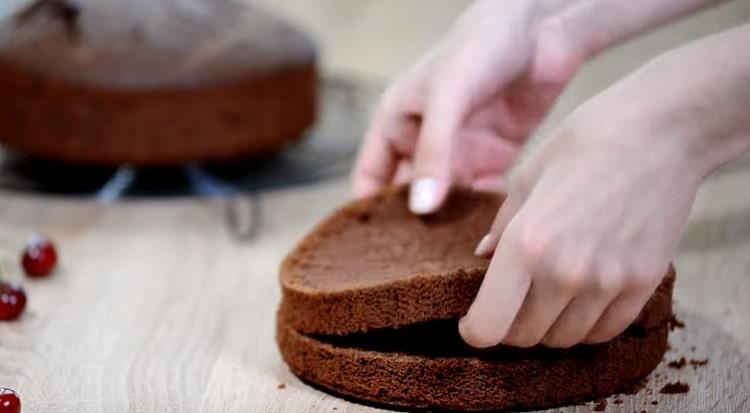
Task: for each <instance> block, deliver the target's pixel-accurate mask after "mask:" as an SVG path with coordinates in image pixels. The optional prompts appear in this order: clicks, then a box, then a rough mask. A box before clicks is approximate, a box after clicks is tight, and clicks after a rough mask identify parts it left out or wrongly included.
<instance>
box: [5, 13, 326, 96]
mask: <svg viewBox="0 0 750 413" xmlns="http://www.w3.org/2000/svg"><path fill="white" fill-rule="evenodd" d="M13 9H14V10H13V11H12V12H11V11H10V10H7V9H6V10H4V12H5V13H6V16H5V18H0V62H4V63H6V64H12V65H16V66H20V67H25V68H29V69H30V70H32V71H35V72H37V73H40V74H42V75H45V76H49V77H53V78H59V79H62V80H65V81H73V82H79V83H85V84H92V85H104V86H108V87H128V88H150V87H164V86H195V85H205V84H217V83H224V82H230V81H234V80H242V79H244V78H247V77H248V76H251V75H252V74H253V73H260V72H267V71H272V70H274V69H278V68H284V67H289V66H296V65H304V64H311V63H313V62H314V58H315V54H316V49H315V46H314V44H313V42H312V41H311V39H310V38H309V37H308V36H307V35H305V34H304V33H303V32H301V31H300V30H299V29H297V28H295V27H294V26H292V25H291V24H290V23H288V22H286V21H285V20H284V19H282V18H280V17H278V16H276V15H275V14H272V13H270V12H268V11H267V10H264V9H263V8H261V7H259V6H257V5H255V4H254V3H251V2H249V1H248V0H161V1H153V0H128V1H122V0H34V1H32V0H21V1H15V2H14V5H13Z"/></svg>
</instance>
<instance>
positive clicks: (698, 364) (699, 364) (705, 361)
mask: <svg viewBox="0 0 750 413" xmlns="http://www.w3.org/2000/svg"><path fill="white" fill-rule="evenodd" d="M706 364H708V359H703V360H699V359H691V360H690V365H691V366H693V369H697V368H698V367H703V366H705V365H706Z"/></svg>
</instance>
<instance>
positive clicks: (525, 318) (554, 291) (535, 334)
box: [502, 277, 577, 347]
mask: <svg viewBox="0 0 750 413" xmlns="http://www.w3.org/2000/svg"><path fill="white" fill-rule="evenodd" d="M576 288H577V287H576V286H575V285H574V284H562V285H561V284H560V283H557V282H553V281H551V278H546V277H535V278H534V281H533V282H532V285H531V289H530V290H529V293H528V295H527V296H526V300H525V301H524V303H523V306H521V309H520V310H519V311H518V315H517V316H516V319H515V320H514V321H513V324H512V325H511V328H510V330H509V331H508V334H507V335H506V336H505V338H503V341H502V342H503V344H506V345H509V346H515V347H531V346H534V345H537V344H539V343H540V342H541V341H542V339H543V338H544V336H545V335H546V334H547V332H548V331H549V329H550V327H552V325H553V324H554V323H555V320H557V319H558V317H559V316H560V314H561V313H562V312H563V310H565V308H566V307H567V306H568V303H570V301H571V300H572V299H573V296H574V295H575V290H576Z"/></svg>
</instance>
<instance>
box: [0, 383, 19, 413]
mask: <svg viewBox="0 0 750 413" xmlns="http://www.w3.org/2000/svg"><path fill="white" fill-rule="evenodd" d="M0 413H21V399H20V398H19V397H18V393H16V392H15V391H14V390H11V389H0Z"/></svg>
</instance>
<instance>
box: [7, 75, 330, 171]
mask: <svg viewBox="0 0 750 413" xmlns="http://www.w3.org/2000/svg"><path fill="white" fill-rule="evenodd" d="M317 87H318V85H317V69H316V66H315V64H314V62H311V63H309V64H307V65H299V66H293V67H287V68H285V69H279V70H278V71H272V72H267V73H263V74H253V75H252V76H250V77H248V78H247V79H245V80H237V81H232V82H229V83H225V84H216V85H209V86H200V87H195V88H187V87H172V88H164V89H159V88H155V89H133V90H129V89H116V88H112V89H106V88H99V87H94V86H86V85H79V84H74V83H70V82H66V81H62V80H55V79H50V78H46V77H43V76H40V75H37V74H34V73H32V72H29V71H25V70H21V69H19V68H17V67H14V66H12V65H8V64H4V63H2V62H0V94H1V95H2V99H0V142H2V143H3V144H4V145H5V146H6V147H8V148H9V149H12V150H14V151H17V152H19V153H23V154H26V155H30V156H33V157H37V158H42V159H50V160H57V161H65V162H73V163H81V164H98V165H118V164H134V165H139V166H167V165H176V164H180V163H184V162H188V161H223V160H230V159H237V158H243V157H248V156H257V155H261V154H264V153H268V152H272V151H275V150H278V149H279V148H282V147H284V146H286V145H288V144H290V143H291V142H292V141H294V140H296V139H298V138H300V137H301V136H302V133H303V132H304V131H305V130H306V129H307V128H308V127H310V125H312V123H313V122H314V120H315V117H316V110H317Z"/></svg>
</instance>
